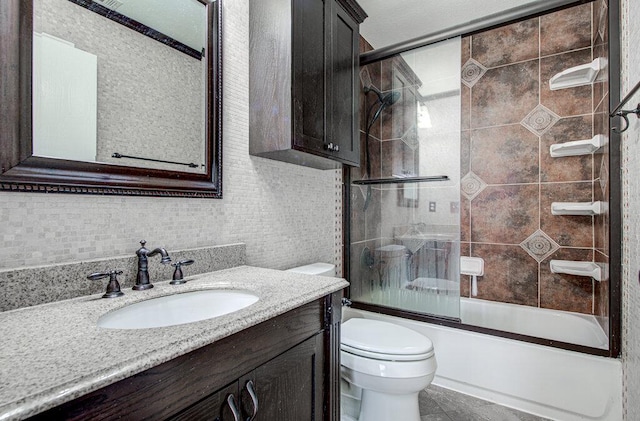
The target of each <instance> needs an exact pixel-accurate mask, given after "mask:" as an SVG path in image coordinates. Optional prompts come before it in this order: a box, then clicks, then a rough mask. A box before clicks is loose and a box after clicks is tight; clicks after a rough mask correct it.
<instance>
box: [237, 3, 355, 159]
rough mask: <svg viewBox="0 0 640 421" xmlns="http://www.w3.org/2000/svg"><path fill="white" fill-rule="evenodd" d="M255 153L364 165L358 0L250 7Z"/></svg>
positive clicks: (251, 149) (252, 142)
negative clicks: (360, 132)
mask: <svg viewBox="0 0 640 421" xmlns="http://www.w3.org/2000/svg"><path fill="white" fill-rule="evenodd" d="M250 7H251V8H250V46H251V47H250V60H249V67H250V73H249V74H250V76H249V100H250V107H251V110H250V119H251V121H250V134H249V137H250V143H249V152H250V153H251V155H257V156H262V157H266V158H272V159H277V160H281V161H286V162H291V163H295V164H300V165H305V166H309V167H313V168H319V169H331V168H340V166H341V165H342V164H347V165H352V166H359V165H360V146H359V145H360V141H359V136H358V112H357V98H358V83H357V81H358V67H359V64H358V50H359V48H358V47H359V29H358V25H359V24H360V23H361V22H362V21H363V20H364V18H365V17H366V13H365V12H364V11H363V10H362V8H361V7H360V6H359V5H358V4H357V3H355V2H354V1H353V0H261V1H255V2H251V5H250Z"/></svg>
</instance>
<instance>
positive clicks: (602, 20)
mask: <svg viewBox="0 0 640 421" xmlns="http://www.w3.org/2000/svg"><path fill="white" fill-rule="evenodd" d="M599 15H600V16H598V18H599V19H598V35H600V39H601V40H604V36H605V33H606V31H607V17H608V15H609V13H608V10H607V3H606V2H604V1H602V2H600V11H599Z"/></svg>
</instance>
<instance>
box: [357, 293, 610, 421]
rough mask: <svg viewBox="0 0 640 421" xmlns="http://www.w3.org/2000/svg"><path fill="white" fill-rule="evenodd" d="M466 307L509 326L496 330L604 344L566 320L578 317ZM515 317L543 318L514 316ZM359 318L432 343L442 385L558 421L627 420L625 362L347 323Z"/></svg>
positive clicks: (441, 330)
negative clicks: (578, 335)
mask: <svg viewBox="0 0 640 421" xmlns="http://www.w3.org/2000/svg"><path fill="white" fill-rule="evenodd" d="M460 306H461V318H462V319H463V320H464V321H465V323H470V322H471V320H473V322H472V323H473V324H476V325H483V323H486V324H488V323H490V319H491V318H492V317H496V316H497V317H498V319H499V320H501V321H502V322H504V323H509V324H508V325H503V326H495V325H493V324H492V325H491V326H490V327H491V328H499V329H504V330H511V331H513V330H516V331H517V333H523V334H526V335H531V336H537V337H549V336H551V334H547V333H550V332H547V331H549V330H551V328H558V326H560V324H561V323H564V322H567V323H566V324H567V327H564V328H562V329H557V330H558V331H559V332H560V333H562V334H564V335H567V334H568V333H567V329H568V330H569V331H571V334H573V333H574V332H573V329H575V330H576V331H580V332H582V334H584V333H585V332H586V333H588V334H587V335H584V336H585V338H588V337H589V336H590V335H591V337H590V339H586V340H584V341H582V339H585V338H582V339H580V341H582V342H584V343H583V344H585V345H587V343H586V342H587V341H590V340H593V341H594V342H593V343H589V346H594V344H601V341H602V337H601V336H599V335H598V334H597V329H595V326H593V324H592V323H591V321H590V320H589V319H588V317H584V318H583V317H579V316H578V317H575V318H573V317H566V316H576V315H574V314H573V313H565V312H555V311H552V310H546V311H542V312H541V314H540V315H539V314H537V313H538V311H540V309H528V308H524V309H523V308H520V307H521V306H513V307H516V309H513V308H510V307H512V305H509V304H501V303H492V302H487V301H482V300H475V299H464V298H463V299H461V303H460ZM505 306H506V307H505ZM506 310H510V311H511V312H510V313H509V315H508V317H504V312H505V311H506ZM513 310H529V311H533V312H535V313H536V314H531V313H529V314H527V313H526V312H525V314H517V313H515V314H514V312H513ZM492 313H493V315H492ZM553 313H556V314H553ZM532 315H533V316H535V318H534V319H533V320H535V322H534V321H532V319H531V316H532ZM539 316H540V318H539ZM351 317H365V318H371V319H377V320H385V321H389V322H392V323H397V324H399V325H403V326H406V327H408V328H410V329H413V330H415V331H417V332H420V333H422V334H423V335H425V336H427V337H429V338H430V339H431V341H432V342H433V344H434V348H435V352H436V359H437V362H438V370H437V371H436V377H435V379H434V380H433V383H434V384H435V385H438V386H441V387H445V388H448V389H452V390H456V391H459V392H462V393H465V394H468V395H472V396H476V397H479V398H481V399H485V400H488V401H492V402H496V403H499V404H501V405H504V406H508V407H512V408H515V409H518V410H521V411H525V412H529V413H531V414H535V415H538V416H541V417H545V418H550V419H554V420H562V421H573V420H607V421H609V420H610V421H618V420H622V365H621V363H620V360H618V359H614V358H606V357H599V356H593V355H588V354H583V353H579V352H573V351H566V350H562V349H557V348H552V347H547V346H542V345H536V344H532V343H528V342H522V341H517V340H511V339H506V338H501V337H497V336H492V335H487V334H481V333H477V332H471V331H467V330H462V329H455V328H450V327H445V326H439V325H435V324H429V323H423V322H417V321H414V320H408V319H402V318H398V317H393V316H387V315H384V314H378V313H372V312H367V311H362V310H355V309H351V308H345V309H344V320H348V319H349V318H351ZM563 320H564V321H563ZM595 324H596V325H597V323H595ZM597 327H599V326H597ZM507 328H508V329H507ZM512 328H513V329H512ZM535 328H538V329H543V330H544V331H545V332H542V331H541V332H536V331H535V330H534V329H535ZM523 329H524V330H523ZM554 335H555V333H554ZM562 338H563V339H562V341H563V342H567V341H569V338H567V337H566V336H564V337H562ZM605 340H606V338H605ZM598 347H599V346H598Z"/></svg>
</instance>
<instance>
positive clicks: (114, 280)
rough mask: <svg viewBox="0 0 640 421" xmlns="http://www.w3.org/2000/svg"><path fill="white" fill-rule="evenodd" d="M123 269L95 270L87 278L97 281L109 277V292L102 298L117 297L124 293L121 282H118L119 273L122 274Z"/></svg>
mask: <svg viewBox="0 0 640 421" xmlns="http://www.w3.org/2000/svg"><path fill="white" fill-rule="evenodd" d="M121 274H122V271H121V270H111V271H109V272H95V273H92V274H90V275H87V279H89V280H91V281H97V280H100V279H104V278H106V277H107V276H108V277H109V283H108V284H107V292H105V293H104V295H103V296H102V298H115V297H119V296H121V295H124V293H123V292H122V291H120V283H119V282H118V275H121Z"/></svg>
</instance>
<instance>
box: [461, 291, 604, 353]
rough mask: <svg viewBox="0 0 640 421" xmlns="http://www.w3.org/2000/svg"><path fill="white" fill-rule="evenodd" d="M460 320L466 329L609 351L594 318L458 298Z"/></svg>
mask: <svg viewBox="0 0 640 421" xmlns="http://www.w3.org/2000/svg"><path fill="white" fill-rule="evenodd" d="M460 318H461V319H462V322H463V323H465V324H468V325H473V326H481V327H487V328H490V329H497V330H502V331H505V332H512V333H519V334H521V335H529V336H535V337H538V338H545V339H552V340H555V341H561V342H569V343H572V344H577V345H584V346H590V347H593V348H600V349H609V339H608V338H607V335H606V334H605V333H604V331H603V330H602V327H600V324H599V323H598V321H597V320H596V318H595V317H594V316H591V315H586V314H578V313H570V312H568V311H559V310H548V309H545V308H535V307H529V306H520V305H515V304H506V303H496V302H492V301H486V300H478V299H475V298H474V299H471V298H460Z"/></svg>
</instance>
